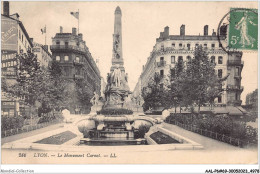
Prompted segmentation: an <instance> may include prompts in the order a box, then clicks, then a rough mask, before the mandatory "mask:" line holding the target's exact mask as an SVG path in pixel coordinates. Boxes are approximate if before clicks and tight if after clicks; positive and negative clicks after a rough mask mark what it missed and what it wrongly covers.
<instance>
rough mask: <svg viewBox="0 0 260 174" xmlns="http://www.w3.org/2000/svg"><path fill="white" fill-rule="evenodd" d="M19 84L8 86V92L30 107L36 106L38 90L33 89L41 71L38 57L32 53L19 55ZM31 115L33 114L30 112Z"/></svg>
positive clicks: (17, 57)
mask: <svg viewBox="0 0 260 174" xmlns="http://www.w3.org/2000/svg"><path fill="white" fill-rule="evenodd" d="M16 59H17V67H16V68H17V77H16V81H17V83H15V84H13V85H11V86H8V87H7V89H6V92H7V93H9V94H11V95H12V96H14V97H18V98H21V99H23V101H24V103H25V104H26V105H28V106H29V107H30V111H31V109H32V108H31V107H32V106H33V105H34V104H35V102H36V99H37V94H38V93H37V88H35V87H33V85H34V79H35V77H37V74H38V71H39V70H40V66H39V63H38V62H37V56H36V55H34V54H33V53H32V52H31V51H28V52H27V53H23V54H17V55H16ZM30 113H31V112H30Z"/></svg>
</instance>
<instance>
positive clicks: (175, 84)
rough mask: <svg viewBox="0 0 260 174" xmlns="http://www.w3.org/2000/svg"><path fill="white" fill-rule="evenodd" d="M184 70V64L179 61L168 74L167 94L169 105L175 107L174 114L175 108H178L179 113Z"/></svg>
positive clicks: (181, 101)
mask: <svg viewBox="0 0 260 174" xmlns="http://www.w3.org/2000/svg"><path fill="white" fill-rule="evenodd" d="M184 76H185V69H184V63H183V60H182V59H180V60H179V61H178V62H177V64H176V66H175V67H174V68H173V69H171V74H170V82H171V83H170V86H169V88H170V93H169V95H170V96H169V101H171V102H170V103H169V104H170V105H171V106H172V105H173V106H174V107H175V113H176V108H177V106H180V112H181V106H182V103H183V92H184V91H183V87H182V85H183V80H184V79H185V77H184Z"/></svg>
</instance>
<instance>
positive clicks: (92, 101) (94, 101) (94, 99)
mask: <svg viewBox="0 0 260 174" xmlns="http://www.w3.org/2000/svg"><path fill="white" fill-rule="evenodd" d="M98 101H99V95H98V94H97V93H96V92H94V96H93V97H92V99H91V100H90V102H91V103H92V105H93V106H95V105H98Z"/></svg>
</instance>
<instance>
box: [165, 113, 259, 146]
mask: <svg viewBox="0 0 260 174" xmlns="http://www.w3.org/2000/svg"><path fill="white" fill-rule="evenodd" d="M166 121H167V122H170V123H172V121H177V122H179V123H182V124H187V125H192V126H195V127H197V128H199V129H203V130H208V131H212V132H216V133H219V134H224V135H226V136H230V137H233V138H238V139H240V140H243V141H250V142H257V139H258V138H257V129H255V128H253V127H251V126H246V123H245V122H239V121H235V120H232V119H231V118H230V117H226V116H224V115H218V116H210V115H206V116H201V115H200V116H199V115H194V114H171V115H170V116H169V117H168V118H167V119H166Z"/></svg>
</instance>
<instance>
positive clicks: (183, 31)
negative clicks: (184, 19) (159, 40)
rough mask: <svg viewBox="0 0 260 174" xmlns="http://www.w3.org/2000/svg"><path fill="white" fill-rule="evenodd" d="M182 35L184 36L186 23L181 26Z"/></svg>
mask: <svg viewBox="0 0 260 174" xmlns="http://www.w3.org/2000/svg"><path fill="white" fill-rule="evenodd" d="M180 35H181V36H184V35H185V25H183V24H182V25H181V27H180Z"/></svg>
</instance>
